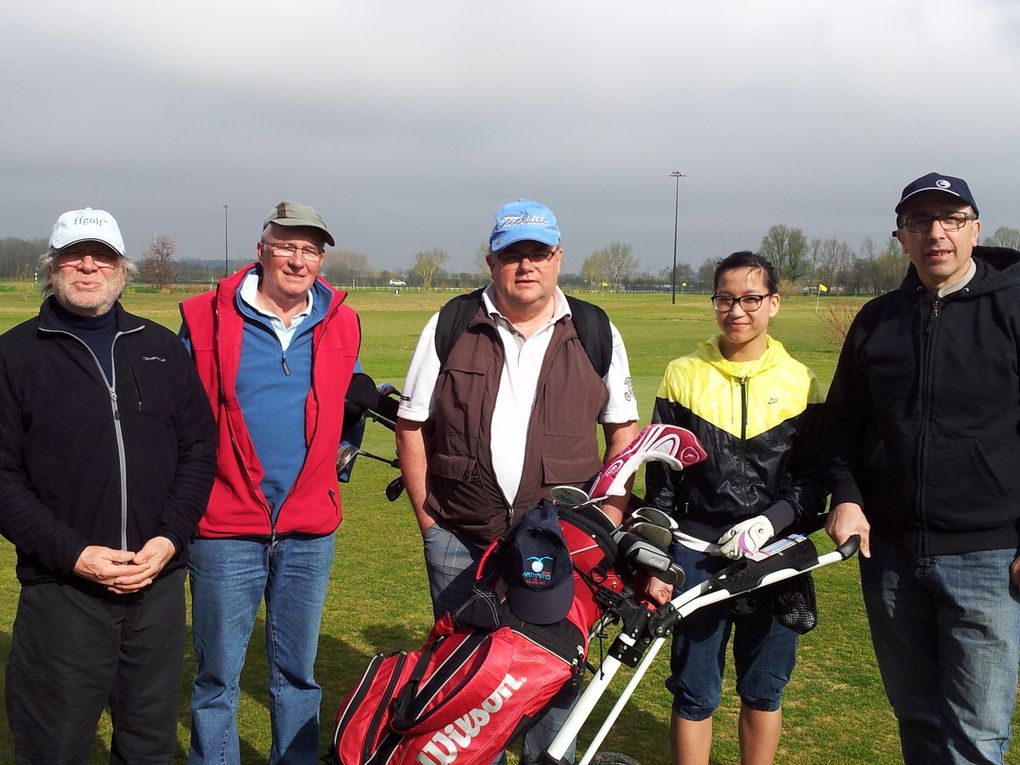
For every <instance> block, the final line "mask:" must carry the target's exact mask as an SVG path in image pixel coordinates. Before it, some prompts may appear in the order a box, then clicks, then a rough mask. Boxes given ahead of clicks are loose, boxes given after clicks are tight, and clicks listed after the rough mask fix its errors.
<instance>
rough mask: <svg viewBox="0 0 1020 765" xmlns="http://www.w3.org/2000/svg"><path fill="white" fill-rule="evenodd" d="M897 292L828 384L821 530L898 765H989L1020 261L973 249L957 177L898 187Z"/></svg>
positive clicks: (1015, 622)
mask: <svg viewBox="0 0 1020 765" xmlns="http://www.w3.org/2000/svg"><path fill="white" fill-rule="evenodd" d="M896 216H897V217H896V231H895V235H896V237H897V238H898V239H899V240H900V244H901V245H902V247H903V249H904V251H905V252H906V253H907V256H908V257H909V259H910V267H909V269H908V271H907V275H906V278H905V279H904V280H903V283H902V284H901V285H900V287H899V289H897V290H893V291H892V292H889V293H886V294H885V295H882V296H881V297H878V298H876V299H874V300H872V301H871V302H869V303H868V304H867V305H865V306H864V307H863V308H862V309H861V311H860V313H859V314H858V315H857V318H856V319H855V320H854V323H853V324H852V326H851V327H850V331H849V333H848V334H847V338H846V341H845V342H844V344H843V350H842V353H841V354H840V358H839V364H838V366H837V368H836V374H835V377H834V378H833V381H832V387H831V388H830V389H829V396H828V401H827V407H828V409H829V412H830V415H831V430H830V435H831V442H830V451H831V453H832V456H833V464H832V467H833V486H832V508H833V510H832V513H831V515H830V519H829V525H828V529H827V530H828V532H829V535H830V536H831V537H832V538H833V539H834V540H836V541H837V542H843V541H844V540H845V539H847V537H849V536H850V535H852V534H859V535H860V537H861V559H860V565H861V588H862V590H863V593H864V602H865V606H866V607H867V612H868V621H869V623H870V626H871V636H872V642H873V644H874V647H875V654H876V656H877V658H878V665H879V669H880V670H881V672H882V679H883V681H884V683H885V689H886V694H887V695H888V697H889V702H890V704H891V705H892V708H893V712H894V713H895V714H896V718H897V720H898V722H899V731H900V744H901V747H902V750H903V759H904V762H905V763H907V765H913V764H915V763H916V764H920V763H934V762H938V763H1002V762H1003V757H1004V754H1005V751H1006V748H1007V747H1008V745H1009V736H1010V719H1011V717H1012V712H1013V706H1014V704H1015V701H1016V687H1017V664H1018V660H1020V600H1018V595H1017V587H1018V586H1020V559H1018V558H1017V550H1018V547H1020V470H1017V466H1016V459H1017V454H1020V406H1018V393H1017V392H1018V391H1020V253H1018V252H1016V251H1015V250H1010V249H1007V248H1003V247H979V246H977V242H978V234H979V233H980V231H981V221H980V220H979V219H978V208H977V204H976V203H975V201H974V197H973V195H972V194H971V191H970V188H969V187H968V185H967V184H966V182H964V181H963V180H961V179H960V178H954V177H952V176H948V175H942V174H941V173H929V174H928V175H925V176H923V177H921V178H918V179H917V180H916V181H914V182H912V183H910V184H909V185H908V186H907V187H906V188H904V189H903V193H902V195H901V198H900V201H899V204H898V205H897V206H896Z"/></svg>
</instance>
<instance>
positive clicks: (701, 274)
mask: <svg viewBox="0 0 1020 765" xmlns="http://www.w3.org/2000/svg"><path fill="white" fill-rule="evenodd" d="M717 265H719V258H705V260H704V261H702V263H701V265H700V266H698V281H699V282H701V283H702V284H703V285H704V286H705V287H706V288H710V287H712V285H713V284H715V267H716V266H717Z"/></svg>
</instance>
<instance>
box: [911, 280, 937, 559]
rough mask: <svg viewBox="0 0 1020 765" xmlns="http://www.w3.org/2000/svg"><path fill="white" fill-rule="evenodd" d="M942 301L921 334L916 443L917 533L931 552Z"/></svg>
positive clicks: (934, 305) (923, 548)
mask: <svg viewBox="0 0 1020 765" xmlns="http://www.w3.org/2000/svg"><path fill="white" fill-rule="evenodd" d="M941 304H942V301H941V299H940V298H937V297H936V298H935V301H934V302H933V303H932V306H931V313H930V314H929V315H928V319H927V321H925V324H924V332H923V334H922V337H923V343H922V349H923V352H922V354H921V381H920V382H921V384H920V389H921V429H920V432H919V433H918V444H917V468H916V471H917V473H916V474H917V491H916V493H915V502H917V514H918V521H919V523H920V527H921V528H920V531H921V533H920V534H919V535H918V554H919V555H922V556H923V555H927V554H928V533H927V530H928V520H927V512H926V509H925V502H926V492H925V482H926V481H927V477H928V470H927V465H928V430H929V423H930V419H931V405H932V384H933V375H932V366H933V365H934V359H935V341H936V333H937V332H938V318H939V309H940V307H941Z"/></svg>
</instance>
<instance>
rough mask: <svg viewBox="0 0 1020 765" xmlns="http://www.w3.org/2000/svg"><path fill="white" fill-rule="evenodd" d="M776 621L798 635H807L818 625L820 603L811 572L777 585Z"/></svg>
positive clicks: (774, 608)
mask: <svg viewBox="0 0 1020 765" xmlns="http://www.w3.org/2000/svg"><path fill="white" fill-rule="evenodd" d="M772 612H773V613H774V614H775V617H776V621H777V622H779V623H780V624H782V625H783V626H784V627H789V628H790V629H791V630H793V631H794V632H796V633H797V634H798V635H806V634H807V633H808V632H810V631H811V630H813V629H814V628H815V627H817V626H818V603H817V601H816V600H815V581H814V579H812V578H811V574H801V575H800V576H795V577H793V578H792V579H788V580H786V581H785V582H783V583H781V584H779V585H777V586H776V590H775V594H774V595H773V598H772Z"/></svg>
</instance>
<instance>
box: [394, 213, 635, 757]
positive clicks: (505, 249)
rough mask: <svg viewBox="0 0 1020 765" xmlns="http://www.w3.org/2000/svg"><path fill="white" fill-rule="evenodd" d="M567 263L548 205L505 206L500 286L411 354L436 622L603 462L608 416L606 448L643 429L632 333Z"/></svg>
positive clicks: (447, 313)
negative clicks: (581, 291)
mask: <svg viewBox="0 0 1020 765" xmlns="http://www.w3.org/2000/svg"><path fill="white" fill-rule="evenodd" d="M562 262H563V248H562V247H561V246H560V230H559V227H558V226H557V223H556V218H555V216H554V215H553V213H552V211H551V210H549V208H548V207H546V206H545V205H542V204H539V203H538V202H533V201H530V200H526V199H520V200H517V201H516V202H511V203H509V204H506V205H504V206H503V207H501V208H500V209H499V210H498V211H497V213H496V224H495V226H494V228H493V229H492V233H491V235H490V237H489V254H488V256H487V257H486V263H487V264H488V266H489V270H490V272H491V275H492V282H491V284H489V286H488V287H486V288H485V289H484V290H480V291H478V292H476V293H472V294H470V295H464V296H461V297H459V298H454V300H453V301H451V302H450V303H448V304H447V306H446V307H444V308H443V309H442V310H441V311H440V312H439V313H437V314H436V315H435V316H433V317H432V319H431V320H430V321H429V322H428V324H426V326H425V329H424V331H423V332H422V334H421V337H420V338H419V340H418V346H417V348H416V349H415V352H414V356H413V357H412V359H411V364H410V368H409V370H408V373H407V378H406V381H405V383H404V396H403V398H402V399H401V403H400V410H399V412H398V418H399V419H398V421H397V447H398V452H399V455H400V468H401V472H402V473H403V476H404V480H405V483H406V485H407V492H408V497H409V498H410V500H411V505H412V507H413V508H414V512H415V516H416V517H417V520H418V525H419V527H420V529H421V532H422V537H423V540H424V550H425V567H426V570H427V572H428V577H429V587H430V592H431V595H432V603H433V609H434V611H435V615H436V617H437V618H438V617H439V616H441V615H442V614H443V613H445V612H447V611H450V612H453V611H455V610H456V609H457V608H458V607H459V606H460V605H461V604H462V603H463V602H464V601H465V600H466V599H467V598H468V597H469V596H470V595H471V588H472V580H473V575H474V568H475V564H476V563H477V562H478V560H479V558H480V557H481V555H482V552H483V551H484V550H485V546H486V545H487V544H488V543H489V542H491V541H492V540H494V539H496V538H497V537H498V536H499V535H500V534H502V533H504V532H505V531H506V530H507V529H508V528H509V527H510V525H511V524H513V523H514V522H516V521H517V520H519V519H520V518H521V516H522V515H523V514H524V513H526V512H528V511H529V510H531V509H532V508H534V507H535V506H536V505H537V504H538V503H539V502H540V501H541V500H542V499H544V498H547V497H548V496H549V491H550V489H551V488H552V487H553V486H556V485H560V484H563V485H566V484H570V485H574V486H577V487H581V486H584V485H585V484H587V483H588V482H589V480H590V479H591V478H592V476H594V475H595V473H597V472H598V470H599V469H600V467H601V466H602V461H603V460H602V458H601V456H600V454H599V447H598V440H597V433H596V424H597V423H601V424H602V427H603V430H604V432H605V441H606V448H605V454H604V456H605V457H606V458H608V457H611V456H613V455H615V454H616V453H617V452H619V451H620V450H622V449H623V448H624V447H626V446H627V445H628V444H629V443H630V442H631V441H633V440H634V438H635V437H636V436H637V425H636V421H637V415H638V412H637V403H636V402H635V400H634V395H633V390H632V389H631V384H630V368H629V365H628V362H627V351H626V349H625V348H624V345H623V340H622V339H621V338H620V334H619V332H617V330H616V328H615V327H614V326H613V325H612V324H611V323H610V321H609V318H608V317H607V316H606V314H605V312H603V311H602V309H600V308H598V307H596V306H594V305H591V304H590V303H585V302H583V301H580V300H575V299H573V298H569V299H568V298H567V297H566V296H565V295H564V294H563V292H562V291H561V290H560V288H559V287H558V286H556V282H557V279H558V277H559V273H560V265H561V263H562ZM426 434H428V437H426ZM609 505H610V503H609V502H607V503H606V509H607V510H609V511H610V512H616V513H619V511H614V510H613V509H612V508H611V507H610V506H609ZM616 520H617V521H619V515H617V517H616ZM560 701H561V702H564V703H560V704H558V705H555V706H554V709H553V711H552V713H551V715H547V716H546V719H545V720H544V721H542V722H540V724H539V725H537V726H536V728H535V729H533V730H532V731H531V732H529V734H528V736H527V737H526V739H525V742H524V749H523V752H522V758H521V762H522V763H524V764H525V765H527V763H532V762H537V761H538V757H539V756H540V754H541V752H542V751H543V750H544V749H545V747H546V745H547V744H548V743H550V741H551V740H552V736H553V735H554V734H555V732H556V730H558V728H559V726H560V722H561V720H562V718H563V717H564V716H565V715H564V709H565V703H567V702H569V701H570V699H566V698H564V699H560Z"/></svg>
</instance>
